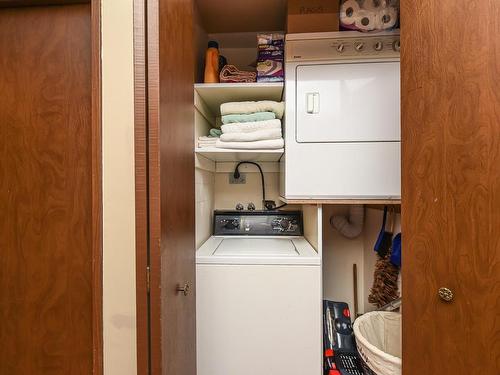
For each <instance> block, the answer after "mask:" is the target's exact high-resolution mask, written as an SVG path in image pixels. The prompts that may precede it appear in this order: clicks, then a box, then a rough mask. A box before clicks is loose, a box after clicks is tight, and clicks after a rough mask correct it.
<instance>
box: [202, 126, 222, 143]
mask: <svg viewBox="0 0 500 375" xmlns="http://www.w3.org/2000/svg"><path fill="white" fill-rule="evenodd" d="M221 134H222V131H221V130H220V129H217V128H212V129H210V132H209V134H208V135H206V136H202V137H198V147H200V148H205V147H215V143H216V141H217V139H219V137H220V136H221Z"/></svg>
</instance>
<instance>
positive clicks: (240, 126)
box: [221, 119, 281, 134]
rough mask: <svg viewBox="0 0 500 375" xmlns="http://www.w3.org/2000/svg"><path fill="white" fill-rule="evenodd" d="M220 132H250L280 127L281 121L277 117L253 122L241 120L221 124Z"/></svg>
mask: <svg viewBox="0 0 500 375" xmlns="http://www.w3.org/2000/svg"><path fill="white" fill-rule="evenodd" d="M221 129H222V134H227V133H251V132H254V131H257V130H264V129H281V121H280V120H278V119H275V120H267V121H255V122H242V123H236V124H227V125H222V127H221Z"/></svg>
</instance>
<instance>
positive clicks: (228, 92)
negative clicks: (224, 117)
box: [194, 82, 284, 115]
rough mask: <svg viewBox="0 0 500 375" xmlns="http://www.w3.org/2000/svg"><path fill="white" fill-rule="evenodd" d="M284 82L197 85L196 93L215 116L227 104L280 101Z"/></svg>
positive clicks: (195, 86)
mask: <svg viewBox="0 0 500 375" xmlns="http://www.w3.org/2000/svg"><path fill="white" fill-rule="evenodd" d="M283 87H284V84H283V82H277V83H275V82H271V83H268V82H265V83H264V82H263V83H196V84H195V85H194V89H195V91H196V92H197V93H198V95H199V96H200V97H201V99H202V100H203V101H204V102H205V104H206V105H207V107H208V109H209V110H210V111H211V112H212V114H214V115H218V114H219V113H220V105H221V104H222V103H227V102H244V101H256V100H274V101H277V102H278V101H280V100H281V98H282V96H283Z"/></svg>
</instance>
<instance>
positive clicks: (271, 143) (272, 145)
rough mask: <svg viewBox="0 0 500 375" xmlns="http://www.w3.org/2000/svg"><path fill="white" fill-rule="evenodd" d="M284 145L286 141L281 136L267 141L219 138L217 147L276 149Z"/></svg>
mask: <svg viewBox="0 0 500 375" xmlns="http://www.w3.org/2000/svg"><path fill="white" fill-rule="evenodd" d="M284 145H285V141H284V140H283V138H280V139H267V140H265V141H255V142H224V141H221V140H218V141H217V144H216V145H215V147H218V148H230V149H242V150H275V149H278V148H283V146H284Z"/></svg>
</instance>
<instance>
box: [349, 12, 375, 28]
mask: <svg viewBox="0 0 500 375" xmlns="http://www.w3.org/2000/svg"><path fill="white" fill-rule="evenodd" d="M376 19H377V17H376V13H374V12H371V11H368V10H364V9H361V10H359V11H358V13H357V15H356V20H355V22H354V26H355V27H356V29H357V30H360V31H372V30H374V29H375V21H376Z"/></svg>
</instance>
